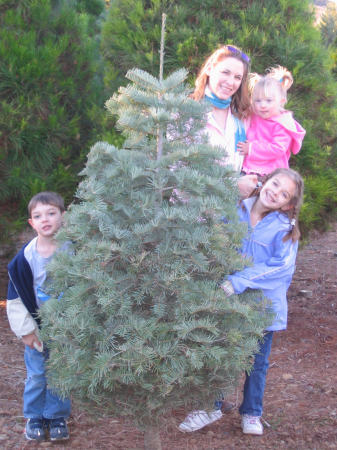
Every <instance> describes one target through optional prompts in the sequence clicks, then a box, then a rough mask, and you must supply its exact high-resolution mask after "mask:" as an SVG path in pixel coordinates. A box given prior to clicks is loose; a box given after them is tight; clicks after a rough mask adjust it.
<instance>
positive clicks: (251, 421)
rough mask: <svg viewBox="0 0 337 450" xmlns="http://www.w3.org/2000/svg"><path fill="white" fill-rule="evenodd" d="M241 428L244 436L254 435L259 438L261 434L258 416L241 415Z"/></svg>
mask: <svg viewBox="0 0 337 450" xmlns="http://www.w3.org/2000/svg"><path fill="white" fill-rule="evenodd" d="M241 426H242V431H243V433H244V434H256V435H258V436H261V434H263V425H262V423H261V420H260V417H258V416H250V415H248V414H243V416H242V420H241Z"/></svg>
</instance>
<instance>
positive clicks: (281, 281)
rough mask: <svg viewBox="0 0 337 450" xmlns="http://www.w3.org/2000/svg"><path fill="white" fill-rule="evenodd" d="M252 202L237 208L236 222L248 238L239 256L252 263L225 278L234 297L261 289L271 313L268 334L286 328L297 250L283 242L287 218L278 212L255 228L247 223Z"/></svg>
mask: <svg viewBox="0 0 337 450" xmlns="http://www.w3.org/2000/svg"><path fill="white" fill-rule="evenodd" d="M255 200H256V197H251V198H248V199H246V200H244V201H243V204H242V205H240V206H239V208H238V213H239V217H240V220H241V221H243V222H246V223H247V224H248V235H247V236H246V237H245V239H244V240H243V246H242V250H241V252H242V253H243V254H244V255H245V256H247V257H248V258H250V260H251V261H252V262H253V265H252V266H251V267H247V268H245V269H244V270H241V271H240V272H235V273H234V274H233V275H230V276H229V277H228V280H230V282H231V283H232V285H233V288H234V291H235V293H236V294H241V293H242V292H243V291H245V290H246V289H247V288H250V289H261V290H262V291H263V293H264V295H265V296H266V297H267V298H268V299H270V300H271V301H272V308H273V311H274V313H275V318H274V322H273V324H272V325H271V326H270V327H268V328H267V330H270V331H277V330H284V329H285V328H286V327H287V315H288V304H287V290H288V288H289V285H290V283H291V280H292V277H293V274H294V271H295V262H296V255H297V249H298V242H293V241H292V240H291V239H289V240H287V241H286V242H283V238H284V236H285V235H286V234H287V233H288V232H289V231H290V230H291V225H290V221H289V218H288V217H287V216H286V215H285V214H282V213H280V212H278V211H273V212H271V213H269V214H267V215H266V216H265V217H264V218H263V219H262V220H261V221H260V222H258V223H257V224H256V225H255V227H252V226H251V223H250V211H251V208H252V206H253V204H254V202H255Z"/></svg>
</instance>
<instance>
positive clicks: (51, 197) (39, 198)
mask: <svg viewBox="0 0 337 450" xmlns="http://www.w3.org/2000/svg"><path fill="white" fill-rule="evenodd" d="M38 203H42V204H43V205H53V206H56V208H59V210H60V211H61V213H62V212H63V211H65V207H64V200H63V198H62V197H61V196H60V195H59V194H57V193H56V192H49V191H45V192H39V193H38V194H36V195H34V197H32V198H31V200H30V202H29V203H28V216H29V217H31V215H32V210H33V209H34V208H35V206H36V205H37V204H38Z"/></svg>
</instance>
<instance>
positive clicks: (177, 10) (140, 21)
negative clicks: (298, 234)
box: [102, 0, 337, 231]
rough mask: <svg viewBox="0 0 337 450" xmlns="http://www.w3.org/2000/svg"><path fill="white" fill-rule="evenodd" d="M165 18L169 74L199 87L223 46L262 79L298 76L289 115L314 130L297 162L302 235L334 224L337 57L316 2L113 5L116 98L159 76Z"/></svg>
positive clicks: (117, 0) (108, 63)
mask: <svg viewBox="0 0 337 450" xmlns="http://www.w3.org/2000/svg"><path fill="white" fill-rule="evenodd" d="M131 3H132V5H131ZM133 5H134V6H133ZM162 12H166V13H167V14H168V20H167V50H166V53H167V63H166V64H167V67H168V68H169V69H170V70H173V69H177V68H179V67H187V68H188V69H189V71H190V73H191V75H190V78H189V82H190V83H191V84H192V83H193V79H194V77H195V76H196V73H197V71H198V70H199V68H200V66H201V64H202V62H203V61H204V59H205V57H206V56H208V55H209V54H210V53H212V52H213V51H214V49H215V48H216V47H218V46H219V45H221V44H222V43H234V44H237V45H238V46H240V47H241V48H243V49H244V50H245V51H246V52H247V53H248V54H249V55H250V56H251V57H252V71H254V72H259V73H263V72H264V71H265V69H266V68H268V67H270V66H273V65H277V64H281V65H284V66H286V67H287V68H288V69H289V70H290V71H291V72H292V73H293V75H294V80H295V82H294V85H293V86H292V88H291V90H290V91H289V94H288V98H289V101H288V104H287V108H288V109H290V110H292V111H293V112H294V115H295V118H296V119H297V120H298V121H299V122H300V123H301V124H303V126H304V127H305V128H306V130H307V135H306V137H305V140H304V144H303V148H302V150H301V152H300V153H299V155H298V156H296V157H294V156H293V157H292V158H291V165H292V167H294V168H295V169H298V170H299V171H300V172H301V174H302V175H303V176H304V178H305V182H306V194H305V202H304V207H303V209H302V214H301V223H302V229H303V231H305V230H308V229H310V228H312V227H313V226H323V225H324V224H326V223H327V220H326V219H327V214H329V213H333V212H335V211H336V207H337V178H336V177H337V175H336V174H337V170H336V169H337V163H336V161H337V158H336V152H337V144H336V123H337V104H336V98H337V85H336V79H335V78H334V76H333V73H332V70H333V67H334V66H333V60H332V54H331V52H330V53H329V51H328V50H327V49H326V48H325V46H324V45H323V44H322V41H321V36H320V32H319V29H318V28H317V27H315V26H314V11H313V5H312V2H309V1H308V0H304V1H301V2H299V1H297V0H282V1H274V0H258V1H252V0H248V1H247V0H241V1H236V2H233V1H229V0H208V1H207V2H204V1H200V0H190V1H189V2H179V1H175V0H156V1H151V2H149V1H145V0H138V1H136V2H130V0H112V1H111V2H110V8H109V10H108V16H107V20H106V22H105V23H104V26H103V32H102V53H103V57H104V59H105V83H106V86H107V87H108V88H109V89H111V91H110V92H113V91H114V90H115V89H117V87H118V86H119V85H120V84H122V83H124V81H123V80H122V77H123V75H124V73H126V71H127V70H128V69H130V68H132V67H143V68H144V69H145V70H148V71H149V72H150V73H152V74H154V73H155V68H156V64H157V63H158V58H159V41H160V29H159V28H160V27H159V23H160V15H161V13H162Z"/></svg>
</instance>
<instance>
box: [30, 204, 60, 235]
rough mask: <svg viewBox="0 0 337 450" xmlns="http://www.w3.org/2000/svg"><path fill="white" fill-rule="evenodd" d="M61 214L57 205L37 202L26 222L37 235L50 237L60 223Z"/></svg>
mask: <svg viewBox="0 0 337 450" xmlns="http://www.w3.org/2000/svg"><path fill="white" fill-rule="evenodd" d="M63 214H64V213H62V212H61V211H60V209H59V208H58V207H57V206H54V205H49V204H44V203H37V204H36V206H35V207H34V208H33V209H32V212H31V218H30V219H28V223H29V224H30V226H31V227H32V228H34V230H35V231H36V232H37V234H38V235H39V236H42V237H52V236H54V234H55V233H56V232H57V231H58V230H59V228H60V227H61V225H62V217H63Z"/></svg>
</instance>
